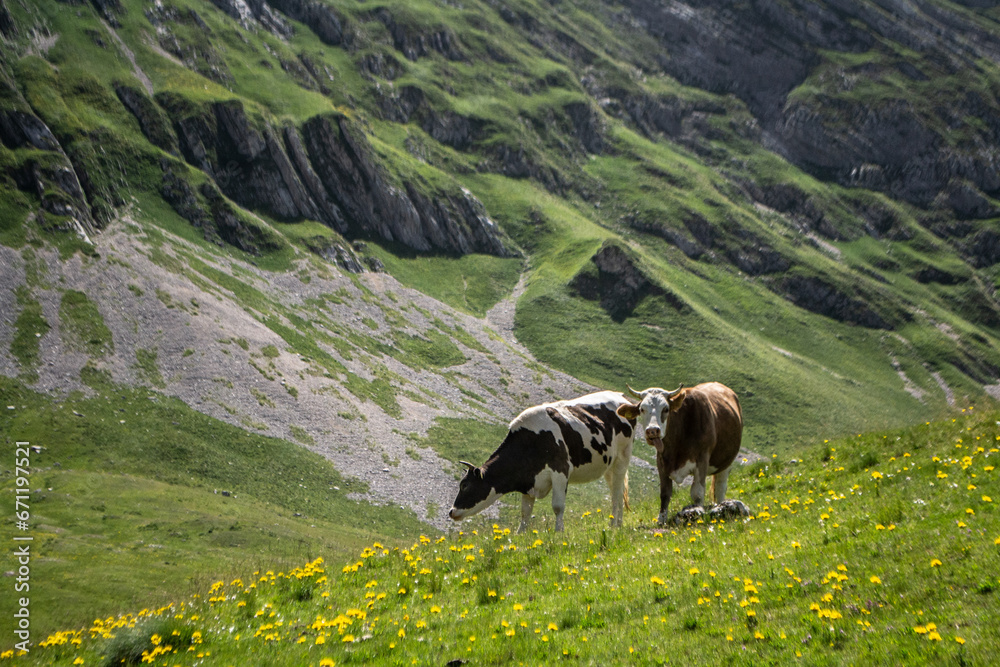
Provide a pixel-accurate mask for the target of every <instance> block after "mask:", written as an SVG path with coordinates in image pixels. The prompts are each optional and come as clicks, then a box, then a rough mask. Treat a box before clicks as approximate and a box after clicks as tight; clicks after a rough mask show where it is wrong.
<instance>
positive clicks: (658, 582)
mask: <svg viewBox="0 0 1000 667" xmlns="http://www.w3.org/2000/svg"><path fill="white" fill-rule="evenodd" d="M998 539H1000V538H998ZM649 580H650V581H651V582H652V583H654V584H656V585H657V586H663V585H664V584H666V583H667V582H665V581H663V579H660V578H659V577H658V576H656V575H655V574H654V575H653V576H652V577H650V578H649Z"/></svg>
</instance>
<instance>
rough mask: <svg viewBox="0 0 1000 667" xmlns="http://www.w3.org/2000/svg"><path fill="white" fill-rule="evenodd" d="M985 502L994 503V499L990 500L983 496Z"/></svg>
mask: <svg viewBox="0 0 1000 667" xmlns="http://www.w3.org/2000/svg"><path fill="white" fill-rule="evenodd" d="M983 502H984V503H992V502H993V499H992V498H990V497H989V496H983Z"/></svg>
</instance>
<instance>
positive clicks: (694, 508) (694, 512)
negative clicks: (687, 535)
mask: <svg viewBox="0 0 1000 667" xmlns="http://www.w3.org/2000/svg"><path fill="white" fill-rule="evenodd" d="M704 517H705V508H704V507H702V506H701V505H688V506H687V507H685V508H684V509H682V510H681V511H680V512H678V513H677V514H676V515H675V516H674V524H675V525H678V526H681V525H684V524H687V523H697V522H699V521H701V520H702V519H704Z"/></svg>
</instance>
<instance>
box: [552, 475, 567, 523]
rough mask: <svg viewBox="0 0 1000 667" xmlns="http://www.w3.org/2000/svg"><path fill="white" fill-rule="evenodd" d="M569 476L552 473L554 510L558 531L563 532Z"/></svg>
mask: <svg viewBox="0 0 1000 667" xmlns="http://www.w3.org/2000/svg"><path fill="white" fill-rule="evenodd" d="M567 486H569V478H568V477H566V476H565V475H552V511H553V512H555V515H556V532H562V529H563V512H564V511H565V510H566V487H567Z"/></svg>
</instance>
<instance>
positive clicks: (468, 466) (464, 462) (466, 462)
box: [459, 461, 476, 470]
mask: <svg viewBox="0 0 1000 667" xmlns="http://www.w3.org/2000/svg"><path fill="white" fill-rule="evenodd" d="M459 463H461V464H462V465H464V466H465V467H466V468H468V469H469V470H472V469H474V468H476V466H474V465H472V464H471V463H469V462H468V461H459Z"/></svg>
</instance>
